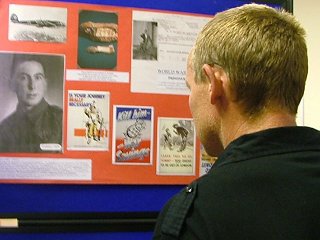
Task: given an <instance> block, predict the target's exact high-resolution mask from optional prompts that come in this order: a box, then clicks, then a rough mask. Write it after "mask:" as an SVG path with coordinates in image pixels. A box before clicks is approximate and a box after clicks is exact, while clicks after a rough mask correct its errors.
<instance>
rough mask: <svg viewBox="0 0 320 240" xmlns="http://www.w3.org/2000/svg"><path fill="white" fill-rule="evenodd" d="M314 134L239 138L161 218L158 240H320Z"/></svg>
mask: <svg viewBox="0 0 320 240" xmlns="http://www.w3.org/2000/svg"><path fill="white" fill-rule="evenodd" d="M319 216H320V133H319V132H318V131H317V130H315V129H312V128H308V127H283V128H273V129H268V130H264V131H261V132H257V133H253V134H248V135H244V136H241V137H240V138H238V139H236V140H234V141H233V142H232V143H230V144H229V145H228V146H227V148H226V149H225V151H224V152H223V153H222V154H221V156H219V158H218V160H217V161H216V163H215V164H214V165H213V167H212V169H211V170H210V171H209V173H208V174H206V175H204V176H203V177H201V178H199V179H198V180H195V181H194V182H193V183H191V184H190V185H189V186H188V187H187V188H185V189H183V190H182V191H181V192H180V193H178V194H177V195H176V196H175V197H174V198H172V199H171V200H170V201H169V202H168V203H167V204H166V206H165V207H164V208H163V210H162V211H161V213H160V215H159V217H158V221H157V224H156V228H155V232H154V238H153V239H154V240H156V239H168V240H169V239H191V240H193V239H203V240H210V239H217V240H221V239H222V240H244V239H246V240H251V239H252V240H263V239H266V240H271V239H277V240H279V239H286V240H289V239H290V240H312V239H320V220H319V219H320V217H319Z"/></svg>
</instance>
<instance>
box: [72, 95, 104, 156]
mask: <svg viewBox="0 0 320 240" xmlns="http://www.w3.org/2000/svg"><path fill="white" fill-rule="evenodd" d="M108 148H109V92H102V91H80V90H69V91H68V144H67V149H68V150H80V151H85V150H87V151H88V150H90V151H95V150H96V151H106V150H108Z"/></svg>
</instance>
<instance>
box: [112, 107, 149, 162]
mask: <svg viewBox="0 0 320 240" xmlns="http://www.w3.org/2000/svg"><path fill="white" fill-rule="evenodd" d="M113 116H114V120H113V144H112V146H113V151H112V152H113V157H112V162H113V163H114V164H152V147H153V144H152V139H153V108H152V107H141V106H114V112H113Z"/></svg>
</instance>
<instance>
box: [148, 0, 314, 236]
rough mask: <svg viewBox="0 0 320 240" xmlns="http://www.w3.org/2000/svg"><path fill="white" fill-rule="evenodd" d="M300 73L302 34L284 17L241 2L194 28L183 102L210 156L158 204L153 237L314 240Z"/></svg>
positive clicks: (310, 134)
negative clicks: (199, 172)
mask: <svg viewBox="0 0 320 240" xmlns="http://www.w3.org/2000/svg"><path fill="white" fill-rule="evenodd" d="M307 71H308V59H307V48H306V43H305V31H304V29H302V27H301V26H300V25H299V23H298V22H297V20H296V19H295V18H294V17H293V16H292V15H290V14H288V13H285V12H281V11H278V10H275V9H273V8H270V7H267V6H264V5H257V4H248V5H244V6H242V7H238V8H233V9H230V10H227V11H224V12H221V13H218V14H217V15H216V16H215V17H214V18H213V19H212V20H211V21H210V22H209V23H208V24H207V25H206V26H205V27H204V28H203V29H202V31H201V32H200V34H199V36H198V38H197V41H196V43H195V46H194V48H193V49H192V51H191V53H190V56H189V59H188V66H187V85H188V87H189V88H190V96H189V106H190V109H191V113H192V115H193V118H194V123H195V127H196V129H197V134H198V137H199V138H200V140H201V142H202V144H203V145H204V147H205V150H206V152H207V153H209V154H210V155H212V156H216V155H218V160H217V161H216V162H215V164H214V165H213V167H212V169H211V170H210V171H209V173H208V174H206V175H204V176H203V177H201V178H199V179H198V180H196V181H194V182H193V183H191V184H190V185H189V186H188V187H187V188H186V189H184V190H183V191H181V192H180V193H178V194H177V195H176V196H175V197H174V198H172V199H171V200H170V201H169V202H168V203H167V204H166V206H165V207H164V209H163V210H162V212H161V213H160V215H159V218H158V222H157V225H156V228H155V232H154V239H203V240H210V239H223V240H235V239H237V240H242V239H243V240H244V239H246V240H251V239H252V240H262V239H268V240H270V239H277V240H278V239H290V240H302V239H308V240H311V239H319V237H320V221H319V214H320V204H319V203H320V133H319V132H318V131H317V130H315V129H312V128H309V127H298V126H296V120H295V118H296V113H297V109H298V105H299V103H300V100H301V98H302V96H303V93H304V87H305V81H306V77H307ZM221 149H223V151H221Z"/></svg>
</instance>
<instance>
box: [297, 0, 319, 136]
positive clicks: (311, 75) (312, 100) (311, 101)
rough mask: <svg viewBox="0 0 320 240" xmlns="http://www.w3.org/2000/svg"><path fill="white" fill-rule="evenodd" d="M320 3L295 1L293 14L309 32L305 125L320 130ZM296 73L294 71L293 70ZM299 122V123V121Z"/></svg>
mask: <svg viewBox="0 0 320 240" xmlns="http://www.w3.org/2000/svg"><path fill="white" fill-rule="evenodd" d="M319 11H320V1H319V0H293V13H294V15H295V16H296V17H297V18H298V20H299V21H300V23H301V24H302V26H303V27H304V28H305V30H306V32H307V46H308V57H309V72H308V78H307V84H306V90H305V95H304V99H303V107H302V105H301V108H300V110H303V111H301V112H300V115H301V114H303V125H305V126H310V127H314V128H317V129H319V130H320V15H319ZM293 71H294V69H293ZM298 122H299V121H298Z"/></svg>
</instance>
